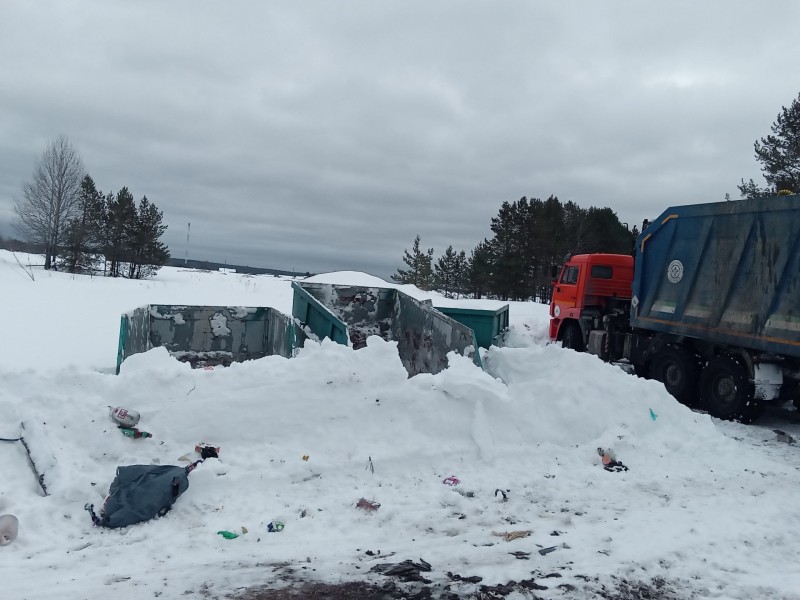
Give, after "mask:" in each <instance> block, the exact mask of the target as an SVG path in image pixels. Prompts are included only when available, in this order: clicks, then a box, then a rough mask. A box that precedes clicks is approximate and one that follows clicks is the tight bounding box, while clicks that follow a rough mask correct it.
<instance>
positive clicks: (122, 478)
mask: <svg viewBox="0 0 800 600" xmlns="http://www.w3.org/2000/svg"><path fill="white" fill-rule="evenodd" d="M201 462H202V461H197V462H195V463H192V464H189V465H187V466H185V467H178V466H173V465H129V466H124V467H117V474H116V477H114V481H112V482H111V486H110V487H109V489H108V496H107V497H106V499H105V502H104V503H103V507H102V508H101V509H100V516H98V515H96V514H95V512H94V505H93V504H86V505H85V506H84V508H85V509H86V511H87V512H88V513H89V515H90V516H91V518H92V522H93V523H94V524H95V525H98V526H101V527H109V528H115V527H127V526H128V525H133V524H135V523H141V522H142V521H149V520H150V519H154V518H156V517H163V516H164V515H165V514H167V513H168V512H169V510H170V509H171V508H172V505H173V504H174V503H175V501H176V500H177V499H178V497H179V496H180V495H181V494H183V492H185V491H186V490H187V489H189V477H188V475H189V473H191V472H192V471H193V470H194V469H195V468H196V467H197V465H198V464H200V463H201Z"/></svg>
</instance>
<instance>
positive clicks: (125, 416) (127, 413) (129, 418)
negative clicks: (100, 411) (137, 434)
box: [108, 406, 139, 428]
mask: <svg viewBox="0 0 800 600" xmlns="http://www.w3.org/2000/svg"><path fill="white" fill-rule="evenodd" d="M108 409H109V415H110V416H111V420H112V421H114V423H116V424H117V425H119V426H120V427H121V428H122V427H126V428H127V427H136V425H138V423H139V413H138V412H136V411H135V410H128V409H127V408H122V407H121V406H109V407H108Z"/></svg>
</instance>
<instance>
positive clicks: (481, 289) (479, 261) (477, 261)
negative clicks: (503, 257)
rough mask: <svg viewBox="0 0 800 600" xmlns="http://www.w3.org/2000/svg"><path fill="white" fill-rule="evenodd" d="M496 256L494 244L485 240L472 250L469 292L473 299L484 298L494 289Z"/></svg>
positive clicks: (468, 275)
mask: <svg viewBox="0 0 800 600" xmlns="http://www.w3.org/2000/svg"><path fill="white" fill-rule="evenodd" d="M494 268H495V255H494V251H493V248H492V244H491V243H490V242H489V240H487V239H484V240H483V241H482V242H480V243H479V244H478V245H477V246H475V248H474V249H473V250H472V253H471V254H470V258H469V268H468V270H467V278H468V281H469V285H468V287H467V290H468V291H469V292H470V293H471V294H472V297H473V298H483V297H484V296H486V295H487V294H489V291H490V290H491V288H492V279H493V277H494Z"/></svg>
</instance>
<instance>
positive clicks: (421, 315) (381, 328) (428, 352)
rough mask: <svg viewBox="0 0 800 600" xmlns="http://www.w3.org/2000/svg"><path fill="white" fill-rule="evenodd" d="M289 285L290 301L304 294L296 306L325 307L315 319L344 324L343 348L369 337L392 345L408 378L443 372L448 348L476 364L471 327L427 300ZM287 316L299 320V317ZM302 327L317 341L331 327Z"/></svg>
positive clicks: (387, 291) (390, 291)
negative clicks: (291, 288) (313, 304)
mask: <svg viewBox="0 0 800 600" xmlns="http://www.w3.org/2000/svg"><path fill="white" fill-rule="evenodd" d="M294 287H295V296H296V297H297V296H298V295H302V294H305V296H303V297H304V298H305V301H304V303H303V304H302V306H301V308H303V306H305V304H307V303H309V302H313V301H314V300H315V301H316V302H318V303H319V304H321V305H323V306H324V307H325V309H326V310H324V311H323V310H317V311H315V312H314V315H315V316H316V317H317V318H319V319H323V320H324V316H325V315H326V314H329V315H330V317H328V319H329V320H333V319H335V320H337V321H341V322H343V323H345V324H346V325H347V340H348V342H349V343H348V345H350V346H352V347H353V348H354V349H356V350H357V349H359V348H363V347H364V346H365V345H366V339H367V337H369V336H371V335H377V336H380V337H382V338H383V339H385V340H387V341H396V342H397V349H398V353H399V355H400V360H401V361H402V363H403V366H404V367H405V368H406V370H407V371H408V373H409V375H411V376H413V375H417V374H419V373H438V372H439V371H441V370H442V369H445V368H446V367H447V353H448V352H451V351H453V350H455V351H456V352H459V353H460V354H468V355H469V356H470V357H472V358H473V360H474V361H475V362H476V364H478V365H480V356H479V354H478V352H477V343H476V341H475V336H474V333H473V331H472V329H470V328H469V327H467V326H465V325H462V324H461V323H459V322H457V321H455V320H453V319H451V318H450V317H447V316H445V315H444V314H442V313H441V312H439V311H438V310H436V309H435V308H433V307H432V306H431V304H430V302H429V301H425V302H422V301H419V300H417V299H415V298H412V297H411V296H409V295H407V294H404V293H402V292H400V291H398V290H396V289H394V288H380V287H365V286H345V285H334V284H325V283H304V282H295V284H294ZM309 299H310V300H309ZM295 305H296V306H297V305H298V303H297V302H296V303H295ZM293 312H294V313H295V317H296V318H299V319H301V320H302V318H303V317H302V314H298V313H297V312H295V311H293ZM304 313H308V310H306V311H304ZM304 325H306V326H308V327H309V328H310V329H311V331H312V332H313V333H314V334H315V335H318V336H319V337H331V336H330V335H328V334H327V332H328V331H330V330H332V329H335V328H334V327H332V326H331V325H329V324H328V323H316V324H315V323H304ZM332 339H334V341H339V342H340V343H344V342H343V341H342V340H341V339H339V340H337V339H336V338H332ZM470 349H471V351H470Z"/></svg>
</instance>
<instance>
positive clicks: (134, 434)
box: [119, 425, 153, 440]
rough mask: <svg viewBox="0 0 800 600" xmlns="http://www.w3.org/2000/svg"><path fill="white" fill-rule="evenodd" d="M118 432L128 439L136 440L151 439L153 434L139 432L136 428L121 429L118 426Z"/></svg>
mask: <svg viewBox="0 0 800 600" xmlns="http://www.w3.org/2000/svg"><path fill="white" fill-rule="evenodd" d="M119 430H120V431H121V432H122V435H125V436H127V437H129V438H133V439H136V440H138V439H139V438H151V437H153V434H152V433H150V432H147V431H140V430H139V429H136V427H122V425H120V426H119Z"/></svg>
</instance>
